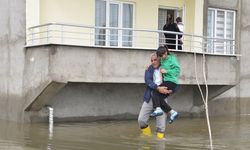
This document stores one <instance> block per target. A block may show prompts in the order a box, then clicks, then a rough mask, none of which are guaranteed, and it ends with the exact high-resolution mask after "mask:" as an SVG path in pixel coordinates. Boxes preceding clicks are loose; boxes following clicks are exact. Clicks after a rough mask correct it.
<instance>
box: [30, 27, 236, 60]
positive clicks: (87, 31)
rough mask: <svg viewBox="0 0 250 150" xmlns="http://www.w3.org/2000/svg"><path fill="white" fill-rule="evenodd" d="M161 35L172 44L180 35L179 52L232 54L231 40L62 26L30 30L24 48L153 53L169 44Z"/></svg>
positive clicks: (107, 28) (160, 31) (136, 30)
mask: <svg viewBox="0 0 250 150" xmlns="http://www.w3.org/2000/svg"><path fill="white" fill-rule="evenodd" d="M164 33H168V34H173V35H174V36H175V38H173V39H167V40H172V41H175V43H178V35H182V41H183V45H182V49H183V50H182V52H192V53H205V54H215V55H229V56H231V55H235V50H236V48H235V40H234V39H221V38H210V37H204V36H199V35H192V34H185V33H177V32H169V31H162V30H144V29H139V30H138V29H131V28H112V27H95V26H84V25H75V24H63V23H48V24H43V25H39V26H34V27H31V28H29V29H28V31H27V47H31V46H38V45H47V44H58V45H69V46H70V45H72V46H88V47H107V48H124V49H144V50H147V49H148V50H152V49H157V48H158V47H159V46H160V45H165V44H167V45H168V44H169V45H171V43H166V42H165V40H166V38H165V37H164ZM173 45H175V49H171V50H173V51H177V50H178V44H173Z"/></svg>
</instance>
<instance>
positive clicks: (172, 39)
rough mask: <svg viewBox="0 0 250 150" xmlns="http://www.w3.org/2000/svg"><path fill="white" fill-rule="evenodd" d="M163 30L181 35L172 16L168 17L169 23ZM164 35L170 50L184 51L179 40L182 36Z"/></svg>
mask: <svg viewBox="0 0 250 150" xmlns="http://www.w3.org/2000/svg"><path fill="white" fill-rule="evenodd" d="M163 30H164V31H170V32H180V33H181V31H180V29H179V28H178V26H177V24H176V23H174V19H173V16H172V15H170V14H169V15H168V16H167V23H166V24H165V25H164V27H163ZM164 35H165V41H166V45H167V47H168V48H169V49H172V50H176V49H178V50H181V49H182V47H181V45H182V44H181V41H180V40H179V39H181V38H182V34H174V33H164ZM176 38H177V39H176ZM176 44H177V45H176Z"/></svg>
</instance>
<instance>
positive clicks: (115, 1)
mask: <svg viewBox="0 0 250 150" xmlns="http://www.w3.org/2000/svg"><path fill="white" fill-rule="evenodd" d="M103 1H106V27H110V26H109V20H110V18H109V17H110V16H109V14H110V4H118V5H119V16H118V28H123V27H122V19H120V18H122V17H123V4H131V5H132V6H133V16H132V19H133V20H132V21H133V24H132V28H131V29H134V25H135V4H134V3H132V2H124V1H118V0H103ZM106 31H107V32H106V41H105V46H110V37H109V35H110V34H109V33H110V30H106ZM132 37H134V34H132ZM122 44H123V41H122V30H118V47H124V46H123V45H122ZM134 44H135V38H132V44H131V47H133V46H134ZM112 47H113V46H112Z"/></svg>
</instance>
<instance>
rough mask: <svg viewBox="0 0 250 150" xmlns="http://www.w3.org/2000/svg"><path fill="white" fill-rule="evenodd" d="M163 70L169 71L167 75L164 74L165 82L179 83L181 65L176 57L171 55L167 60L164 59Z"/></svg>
mask: <svg viewBox="0 0 250 150" xmlns="http://www.w3.org/2000/svg"><path fill="white" fill-rule="evenodd" d="M161 68H162V69H165V70H166V71H167V73H163V81H171V82H174V83H176V84H178V83H179V76H180V65H179V62H178V60H177V58H176V56H175V55H173V54H169V55H168V56H167V57H166V58H165V59H162V60H161Z"/></svg>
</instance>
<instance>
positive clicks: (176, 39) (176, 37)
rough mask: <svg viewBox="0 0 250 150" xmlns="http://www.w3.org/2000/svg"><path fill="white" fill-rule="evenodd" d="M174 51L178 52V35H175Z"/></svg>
mask: <svg viewBox="0 0 250 150" xmlns="http://www.w3.org/2000/svg"><path fill="white" fill-rule="evenodd" d="M175 50H178V34H176V35H175Z"/></svg>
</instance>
